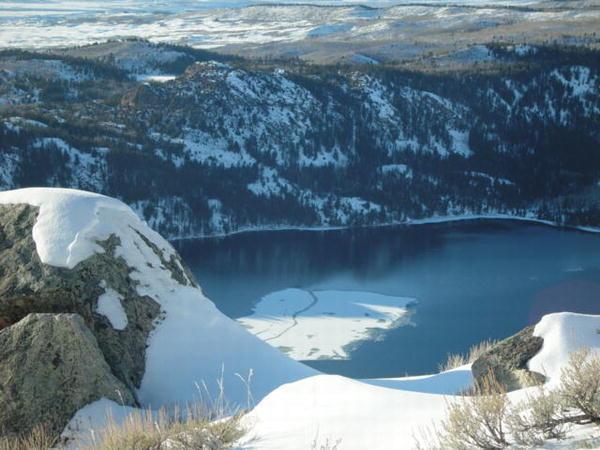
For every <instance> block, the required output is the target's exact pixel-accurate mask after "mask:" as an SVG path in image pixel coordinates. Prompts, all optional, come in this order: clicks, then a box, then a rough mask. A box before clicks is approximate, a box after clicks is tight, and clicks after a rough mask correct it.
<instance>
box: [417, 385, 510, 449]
mask: <svg viewBox="0 0 600 450" xmlns="http://www.w3.org/2000/svg"><path fill="white" fill-rule="evenodd" d="M508 406H509V403H508V397H507V395H506V392H504V391H503V390H502V388H501V386H500V385H499V384H498V383H497V382H496V381H495V380H494V379H493V378H491V377H490V378H488V379H486V380H485V382H484V383H482V387H481V388H480V390H479V392H478V395H473V396H471V397H463V398H461V399H457V400H454V401H451V402H450V403H449V404H448V416H447V418H446V419H445V420H444V421H442V424H441V427H442V430H441V431H439V432H436V433H431V435H434V434H435V435H436V438H435V440H434V443H433V445H428V447H429V448H434V449H439V450H442V449H444V450H447V449H454V450H471V449H488V450H499V449H503V448H506V447H508V445H509V444H508V440H507V432H506V414H507V411H508ZM418 447H419V448H422V445H418Z"/></svg>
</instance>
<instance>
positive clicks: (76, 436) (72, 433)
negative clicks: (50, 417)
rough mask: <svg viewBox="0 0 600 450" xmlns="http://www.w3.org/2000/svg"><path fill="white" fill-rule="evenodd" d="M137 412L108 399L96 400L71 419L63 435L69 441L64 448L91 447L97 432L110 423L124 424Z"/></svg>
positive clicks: (135, 409) (75, 449)
mask: <svg viewBox="0 0 600 450" xmlns="http://www.w3.org/2000/svg"><path fill="white" fill-rule="evenodd" d="M137 412H139V409H137V408H132V407H130V406H123V405H119V404H118V403H115V402H113V401H112V400H108V399H106V398H101V399H100V400H96V401H95V402H92V403H90V404H88V405H86V406H84V407H83V408H81V409H80V410H79V411H77V413H76V414H75V415H74V416H73V417H72V418H71V420H70V421H69V423H68V424H67V426H66V427H65V429H64V430H63V432H62V434H61V437H62V438H64V439H66V440H67V445H66V446H65V447H64V448H65V449H73V450H77V449H80V448H82V447H83V448H86V447H88V446H91V445H92V444H94V443H95V442H96V441H95V439H96V438H97V437H98V434H97V433H96V431H99V430H101V429H103V428H104V427H105V426H106V424H107V423H108V422H109V421H111V420H112V421H114V423H116V424H118V423H123V422H124V421H125V419H126V418H127V417H128V416H129V415H132V414H136V413H137Z"/></svg>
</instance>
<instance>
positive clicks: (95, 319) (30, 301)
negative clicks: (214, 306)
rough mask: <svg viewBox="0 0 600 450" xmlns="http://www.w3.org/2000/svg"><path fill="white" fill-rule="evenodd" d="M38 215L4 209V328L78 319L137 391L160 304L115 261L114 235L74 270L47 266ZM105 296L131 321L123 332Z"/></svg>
mask: <svg viewBox="0 0 600 450" xmlns="http://www.w3.org/2000/svg"><path fill="white" fill-rule="evenodd" d="M37 215H38V208H37V207H34V206H30V205H26V204H11V205H0V329H2V328H4V327H6V326H9V325H10V324H14V323H16V322H18V321H19V320H21V319H22V318H24V317H25V316H27V315H28V314H30V313H76V314H79V315H80V316H81V317H82V318H83V320H84V321H85V323H86V324H87V326H88V327H89V328H90V330H91V331H92V333H93V334H94V335H95V337H96V339H97V341H98V345H99V347H100V349H101V350H102V353H103V355H104V357H105V359H106V361H107V362H108V364H109V365H110V367H111V369H112V371H113V373H114V374H115V375H116V376H117V378H119V379H120V380H121V381H123V382H124V383H125V384H126V385H127V386H128V387H129V388H130V389H131V391H132V392H133V391H134V390H135V388H137V387H139V385H140V382H141V379H142V376H143V374H144V370H145V350H146V341H147V338H148V335H149V333H150V331H152V329H153V328H154V323H155V320H156V319H157V318H159V316H160V307H159V305H158V304H157V303H156V302H155V301H154V300H153V299H151V298H150V297H148V296H141V295H139V294H138V292H137V290H136V287H137V282H136V281H135V280H133V279H132V278H131V276H130V274H131V271H132V269H131V268H130V267H128V265H127V264H126V263H125V261H124V260H123V259H122V258H121V257H117V256H116V248H117V247H118V245H119V238H118V237H116V236H115V235H110V236H109V237H108V238H107V239H106V240H104V241H102V242H98V244H99V245H100V246H101V247H102V249H103V250H104V251H103V252H98V253H96V254H94V255H93V256H91V257H89V258H87V259H85V260H84V261H82V262H80V263H79V264H77V265H76V266H75V267H74V268H72V269H69V268H63V267H54V266H51V265H47V264H43V263H42V262H41V261H40V257H39V255H38V253H37V251H36V244H35V242H34V240H33V236H32V233H33V227H34V225H35V223H36V219H37ZM168 263H169V262H167V261H165V262H164V264H165V265H168ZM174 276H181V274H176V275H174ZM106 292H112V293H114V295H118V297H119V299H120V300H119V302H120V304H121V307H122V310H123V313H124V314H125V316H126V318H127V320H126V322H127V324H126V326H125V327H124V328H122V329H121V328H117V329H116V328H115V327H114V325H113V324H112V323H111V321H110V318H109V317H106V316H105V315H103V314H101V313H99V312H98V300H99V298H100V297H101V296H102V295H103V294H105V293H106Z"/></svg>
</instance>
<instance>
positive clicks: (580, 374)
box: [415, 349, 600, 450]
mask: <svg viewBox="0 0 600 450" xmlns="http://www.w3.org/2000/svg"><path fill="white" fill-rule="evenodd" d="M560 381H561V384H560V387H558V388H557V389H556V390H554V391H548V390H546V388H545V387H544V386H541V387H539V388H538V390H537V392H536V393H535V394H534V395H531V396H529V397H528V398H527V399H526V400H524V401H522V402H520V403H517V404H516V405H510V403H509V400H508V396H507V395H506V393H505V392H503V390H502V388H501V386H500V385H499V384H498V383H497V382H496V381H495V380H494V379H492V378H489V377H488V378H487V379H485V380H484V383H483V385H482V386H481V387H478V388H476V389H473V390H472V391H471V392H470V395H471V396H465V397H463V398H460V399H457V400H454V401H452V402H451V403H449V405H448V415H447V418H446V420H444V421H442V423H441V430H436V429H431V428H429V429H425V430H421V437H420V439H419V438H418V437H416V438H415V440H416V447H417V448H418V449H425V448H427V449H432V450H474V449H486V450H498V449H503V448H507V447H510V446H511V445H519V446H525V447H528V448H530V447H532V446H541V445H543V444H544V442H545V441H547V440H549V439H563V438H565V437H566V433H567V431H568V427H569V426H570V425H571V424H573V423H589V422H593V423H596V424H600V357H599V356H595V355H592V354H591V352H590V351H589V350H588V349H582V350H579V351H577V352H574V353H572V354H571V356H570V359H569V363H568V365H567V366H566V367H565V368H564V369H563V370H562V374H561V379H560Z"/></svg>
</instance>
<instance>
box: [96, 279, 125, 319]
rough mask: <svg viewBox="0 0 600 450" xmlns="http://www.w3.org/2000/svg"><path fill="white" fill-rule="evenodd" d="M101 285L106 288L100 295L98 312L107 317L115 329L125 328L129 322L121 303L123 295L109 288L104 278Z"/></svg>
mask: <svg viewBox="0 0 600 450" xmlns="http://www.w3.org/2000/svg"><path fill="white" fill-rule="evenodd" d="M100 287H102V288H103V289H104V294H102V295H101V296H100V297H98V306H97V307H96V312H97V313H98V314H101V315H103V316H104V317H106V318H107V319H108V321H109V322H110V324H111V325H112V327H113V328H114V329H115V330H124V329H125V328H127V323H128V322H127V314H126V313H125V310H124V309H123V305H122V304H121V301H122V300H123V296H122V295H121V294H119V293H118V292H117V291H115V290H114V289H111V288H109V287H108V286H107V284H106V281H104V280H103V281H102V283H101V284H100Z"/></svg>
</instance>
